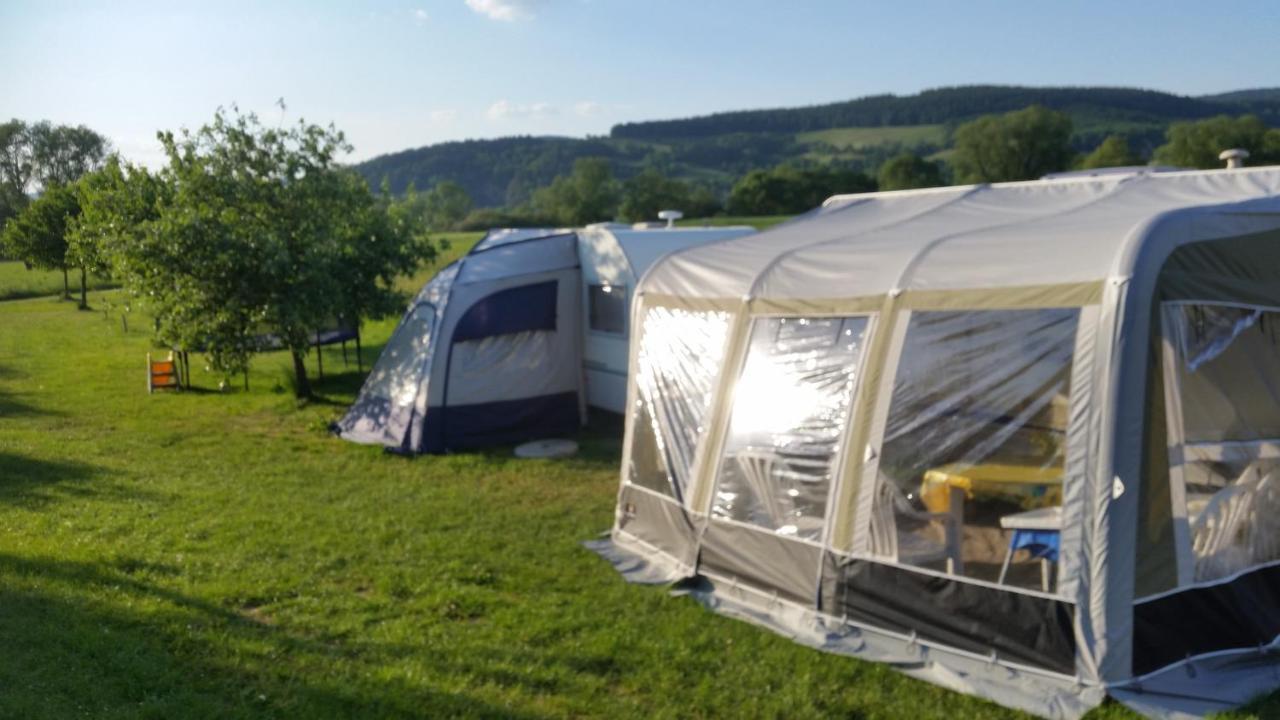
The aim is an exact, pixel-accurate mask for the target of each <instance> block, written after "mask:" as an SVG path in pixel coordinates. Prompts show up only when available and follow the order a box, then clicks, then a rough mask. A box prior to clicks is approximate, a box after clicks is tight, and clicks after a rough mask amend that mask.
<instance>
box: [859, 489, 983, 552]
mask: <svg viewBox="0 0 1280 720" xmlns="http://www.w3.org/2000/svg"><path fill="white" fill-rule="evenodd" d="M898 516H902V517H904V518H910V519H912V520H918V521H921V522H924V523H929V524H932V523H940V524H941V525H942V531H943V538H944V541H943V542H941V543H939V542H937V541H935V540H932V539H930V538H928V537H926V536H924V535H922V534H921V533H914V532H913V533H905V534H900V533H899V532H898V520H897V518H898ZM871 549H872V551H873V552H874V553H876V554H877V555H881V556H885V557H889V558H892V559H893V560H894V561H896V562H901V563H905V564H908V565H929V564H931V563H935V562H939V561H942V560H946V563H947V572H948V573H950V574H953V575H957V574H963V573H964V560H963V559H962V558H961V555H960V527H959V523H958V522H957V520H956V517H955V516H954V515H952V514H951V513H935V512H925V511H923V510H917V509H916V508H915V507H914V506H913V505H912V504H911V501H910V500H908V499H907V498H906V497H904V496H903V495H902V491H901V490H899V489H898V486H897V485H896V484H894V482H893V481H892V480H890V479H888V478H881V479H880V482H879V486H878V487H877V488H876V494H875V501H874V502H873V504H872V508H871Z"/></svg>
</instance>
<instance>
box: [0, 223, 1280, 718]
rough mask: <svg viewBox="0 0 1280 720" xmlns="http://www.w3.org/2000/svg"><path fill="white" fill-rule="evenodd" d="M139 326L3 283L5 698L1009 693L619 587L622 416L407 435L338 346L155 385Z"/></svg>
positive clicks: (976, 710) (1001, 713) (348, 702)
mask: <svg viewBox="0 0 1280 720" xmlns="http://www.w3.org/2000/svg"><path fill="white" fill-rule="evenodd" d="M475 237H476V235H475V234H470V235H455V236H452V237H451V238H450V239H451V244H452V247H451V249H450V253H449V254H458V253H460V252H463V251H465V248H466V247H467V246H468V244H469V242H472V241H474V238H475ZM429 271H430V270H429V269H424V270H423V272H422V273H419V275H418V277H416V278H414V279H412V280H408V281H406V283H405V286H406V287H410V288H412V289H416V287H417V284H418V283H419V282H420V281H421V280H422V279H423V278H424V277H425V276H426V274H427V273H429ZM90 300H91V303H92V304H94V305H95V306H102V305H103V302H102V301H103V295H102V293H94V294H92V295H91V297H90ZM141 324H142V323H136V325H139V326H140V325H141ZM393 324H394V319H391V320H384V321H379V322H374V323H369V324H368V325H366V328H365V336H366V339H367V344H366V350H369V351H370V359H372V356H373V353H374V352H376V350H377V347H376V346H377V345H378V344H379V343H380V342H381V341H382V340H383V339H385V338H386V337H387V335H388V334H389V333H390V330H391V328H392V326H393ZM149 347H150V342H149V339H148V337H147V336H146V335H145V334H143V333H141V332H138V331H136V330H135V331H133V332H130V333H127V334H126V333H124V332H122V330H121V327H120V324H119V323H118V322H111V321H110V320H109V319H104V316H103V314H102V313H85V312H77V311H76V310H75V308H74V306H73V305H72V304H70V303H65V302H59V301H56V300H54V299H49V298H38V299H29V300H20V301H10V302H0V638H3V639H4V643H3V652H0V716H3V717H22V718H82V717H83V718H175V717H182V718H350V717H379V718H410V717H445V716H472V717H515V718H542V717H567V716H577V717H637V718H639V717H646V718H647V717H673V718H674V717H682V718H683V717H746V716H749V717H788V718H816V717H850V718H865V719H867V720H875V719H887V718H904V717H911V718H947V719H948V720H961V719H964V718H1016V717H1021V716H1020V715H1018V714H1017V713H1013V712H1009V711H1006V710H1003V709H1001V708H998V707H996V706H993V705H990V704H987V703H984V702H981V701H978V700H975V699H973V698H969V697H965V696H961V695H957V694H955V693H952V692H949V691H946V690H942V689H939V688H936V687H933V686H931V685H927V684H924V683H920V682H916V681H913V680H910V679H907V678H905V677H903V676H901V675H898V674H897V673H895V672H893V671H891V670H889V669H888V668H886V667H884V666H881V665H875V664H871V663H865V662H860V661H857V660H853V659H849V658H843V657H836V656H830V655H825V654H822V653H819V652H816V651H813V650H809V649H806V648H802V647H800V646H798V645H795V644H793V643H791V642H789V641H788V640H786V639H785V638H782V637H779V636H776V635H774V634H772V633H769V632H764V631H761V630H758V629H756V628H754V627H751V626H749V625H746V624H744V623H741V622H736V621H733V620H729V619H726V618H722V617H718V616H715V615H712V614H710V613H708V612H706V611H704V610H702V609H701V608H699V607H698V606H696V605H695V604H694V603H693V602H692V601H690V600H687V599H673V598H671V597H668V595H667V593H666V592H665V590H663V589H661V588H653V587H639V586H634V585H628V584H626V583H624V582H623V581H622V580H621V579H620V578H619V577H618V576H617V575H616V574H615V573H614V571H613V570H612V569H611V568H610V567H608V565H606V564H605V563H604V562H603V561H601V560H599V559H598V558H596V557H595V556H594V555H593V554H591V553H590V552H588V551H586V550H584V549H583V548H582V547H581V546H580V544H579V543H580V542H581V541H582V540H585V539H589V538H592V537H594V536H595V535H597V534H598V533H599V532H600V531H602V530H605V529H606V528H608V526H609V525H610V522H611V519H612V514H613V503H614V497H615V492H616V485H617V469H616V468H617V463H618V453H619V437H620V428H619V426H618V422H617V421H616V419H609V418H604V419H601V420H598V421H597V423H596V424H595V425H594V426H593V427H592V428H591V429H590V430H588V431H586V432H584V433H583V435H582V436H581V438H580V441H581V442H582V445H583V452H582V454H581V455H580V456H579V457H577V458H575V459H572V460H567V461H518V460H515V459H514V458H512V457H511V454H510V452H509V450H506V449H498V450H494V451H492V452H484V453H474V454H460V455H452V456H446V457H422V458H417V459H407V458H402V457H396V456H390V455H385V454H383V453H381V452H379V450H378V449H376V448H370V447H363V446H357V445H353V444H350V443H345V442H341V441H339V440H336V439H334V438H332V437H331V436H329V434H328V433H327V432H326V430H325V428H326V426H327V424H328V423H329V422H330V421H331V420H332V419H334V418H335V417H337V416H338V415H339V414H340V413H341V412H342V410H343V408H344V406H345V404H346V403H347V402H349V401H350V400H351V399H352V396H353V394H354V392H355V391H356V389H357V388H358V385H359V383H360V381H361V378H360V377H359V376H358V374H357V373H356V372H355V371H354V366H352V367H351V368H350V369H347V370H344V369H343V366H342V361H341V356H340V354H339V352H338V351H337V350H336V349H330V350H328V351H326V357H325V367H326V369H328V370H330V373H331V374H328V375H326V377H325V378H324V380H321V381H318V382H317V383H316V389H317V391H318V392H319V393H320V395H321V398H319V399H318V400H316V401H314V402H311V403H308V404H303V405H299V404H298V403H297V402H295V401H294V399H293V398H292V397H291V396H290V395H289V394H288V393H287V392H286V391H285V389H284V388H285V387H286V386H287V383H286V382H285V377H286V372H287V369H288V366H289V363H288V360H287V358H286V357H285V356H284V355H283V354H281V353H277V354H272V355H266V356H262V357H260V358H258V359H257V360H256V361H255V363H254V365H253V369H252V374H251V384H250V387H251V389H250V391H249V392H242V391H234V392H230V393H225V394H223V393H216V392H211V391H209V390H198V391H196V392H191V393H184V394H158V395H154V396H148V395H147V394H146V392H145V389H144V366H143V357H144V354H145V353H146V352H147V350H148V348H149ZM196 364H197V363H196V362H195V359H194V358H193V366H195V365H196ZM366 367H367V363H366ZM335 371H340V372H335ZM215 383H216V378H215V377H213V376H211V375H209V374H207V373H202V374H198V377H197V384H198V385H199V386H201V387H202V388H210V387H213V386H214V384H215ZM236 387H238V384H236ZM1277 711H1280V705H1275V704H1272V705H1270V706H1267V707H1265V708H1262V709H1260V710H1258V711H1257V713H1256V714H1255V715H1254V716H1255V717H1264V716H1268V714H1269V712H1270V713H1274V712H1277ZM1247 716H1248V715H1247V714H1240V715H1238V717H1247ZM1270 716H1272V717H1274V715H1270ZM1122 717H1123V718H1127V717H1132V716H1131V715H1130V714H1129V713H1127V712H1126V711H1123V710H1122V709H1120V708H1118V707H1115V706H1109V707H1105V708H1103V709H1101V710H1099V711H1097V712H1095V713H1094V714H1093V715H1091V718H1092V719H1093V720H1100V719H1103V718H1108V719H1110V718H1122Z"/></svg>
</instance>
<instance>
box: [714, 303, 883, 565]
mask: <svg viewBox="0 0 1280 720" xmlns="http://www.w3.org/2000/svg"><path fill="white" fill-rule="evenodd" d="M867 323H868V320H867V318H865V317H856V318H761V319H758V320H756V321H755V323H754V324H753V327H752V332H751V345H750V347H749V348H748V351H747V359H746V364H745V366H744V367H743V370H742V376H741V377H740V378H739V379H738V384H737V387H736V389H735V390H734V403H733V414H732V416H731V418H730V420H729V431H728V433H729V434H728V437H727V438H726V440H725V446H724V457H723V458H722V460H721V463H720V468H719V472H718V474H717V481H716V492H715V497H714V500H713V504H712V508H711V513H712V516H713V517H717V518H723V519H730V520H737V521H741V522H746V523H751V524H753V525H759V526H761V527H763V528H766V529H768V530H771V531H773V532H775V533H777V534H779V535H785V536H791V537H800V538H804V539H808V540H819V539H821V537H822V528H823V521H824V518H825V515H826V508H827V492H828V490H829V489H830V487H831V475H832V473H833V472H834V470H835V462H836V455H837V452H838V450H839V440H840V436H841V434H842V432H843V430H844V428H845V421H846V417H847V415H848V411H849V403H850V402H852V399H853V391H854V384H855V376H856V372H857V363H858V357H859V355H860V353H861V349H862V346H863V339H864V337H865V334H866V329H867Z"/></svg>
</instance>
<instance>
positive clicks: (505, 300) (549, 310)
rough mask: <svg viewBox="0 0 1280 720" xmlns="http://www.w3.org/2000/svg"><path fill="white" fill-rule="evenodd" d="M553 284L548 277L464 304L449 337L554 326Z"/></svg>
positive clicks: (459, 338) (456, 339)
mask: <svg viewBox="0 0 1280 720" xmlns="http://www.w3.org/2000/svg"><path fill="white" fill-rule="evenodd" d="M556 285H557V281H555V280H548V281H546V282H540V283H536V284H533V285H522V286H520V287H514V288H508V289H506V290H500V291H498V292H496V293H494V294H492V295H489V296H486V297H485V298H484V299H482V300H480V301H479V302H477V303H476V304H475V305H472V306H471V307H470V308H467V312H466V314H465V315H463V316H462V318H461V319H459V320H458V325H457V327H455V328H454V330H453V341H454V342H462V341H464V340H479V339H480V338H486V337H490V336H492V335H506V334H508V333H518V332H525V331H527V330H555V329H556Z"/></svg>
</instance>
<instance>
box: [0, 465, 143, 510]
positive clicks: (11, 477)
mask: <svg viewBox="0 0 1280 720" xmlns="http://www.w3.org/2000/svg"><path fill="white" fill-rule="evenodd" d="M113 474H114V472H113V471H111V470H108V469H106V468H102V467H99V466H97V465H90V464H88V463H82V462H76V461H72V460H38V459H35V458H29V457H26V456H24V455H17V454H14V453H10V452H0V503H2V504H8V505H20V506H27V507H39V506H42V505H45V504H48V503H51V502H55V501H57V500H60V499H63V498H66V497H87V496H112V495H119V496H123V497H128V498H130V499H135V500H138V499H151V498H153V496H152V495H151V494H150V493H148V492H146V491H143V490H139V489H137V488H127V487H124V486H121V485H119V484H117V483H115V482H112V481H111V476H112V475H113Z"/></svg>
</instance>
